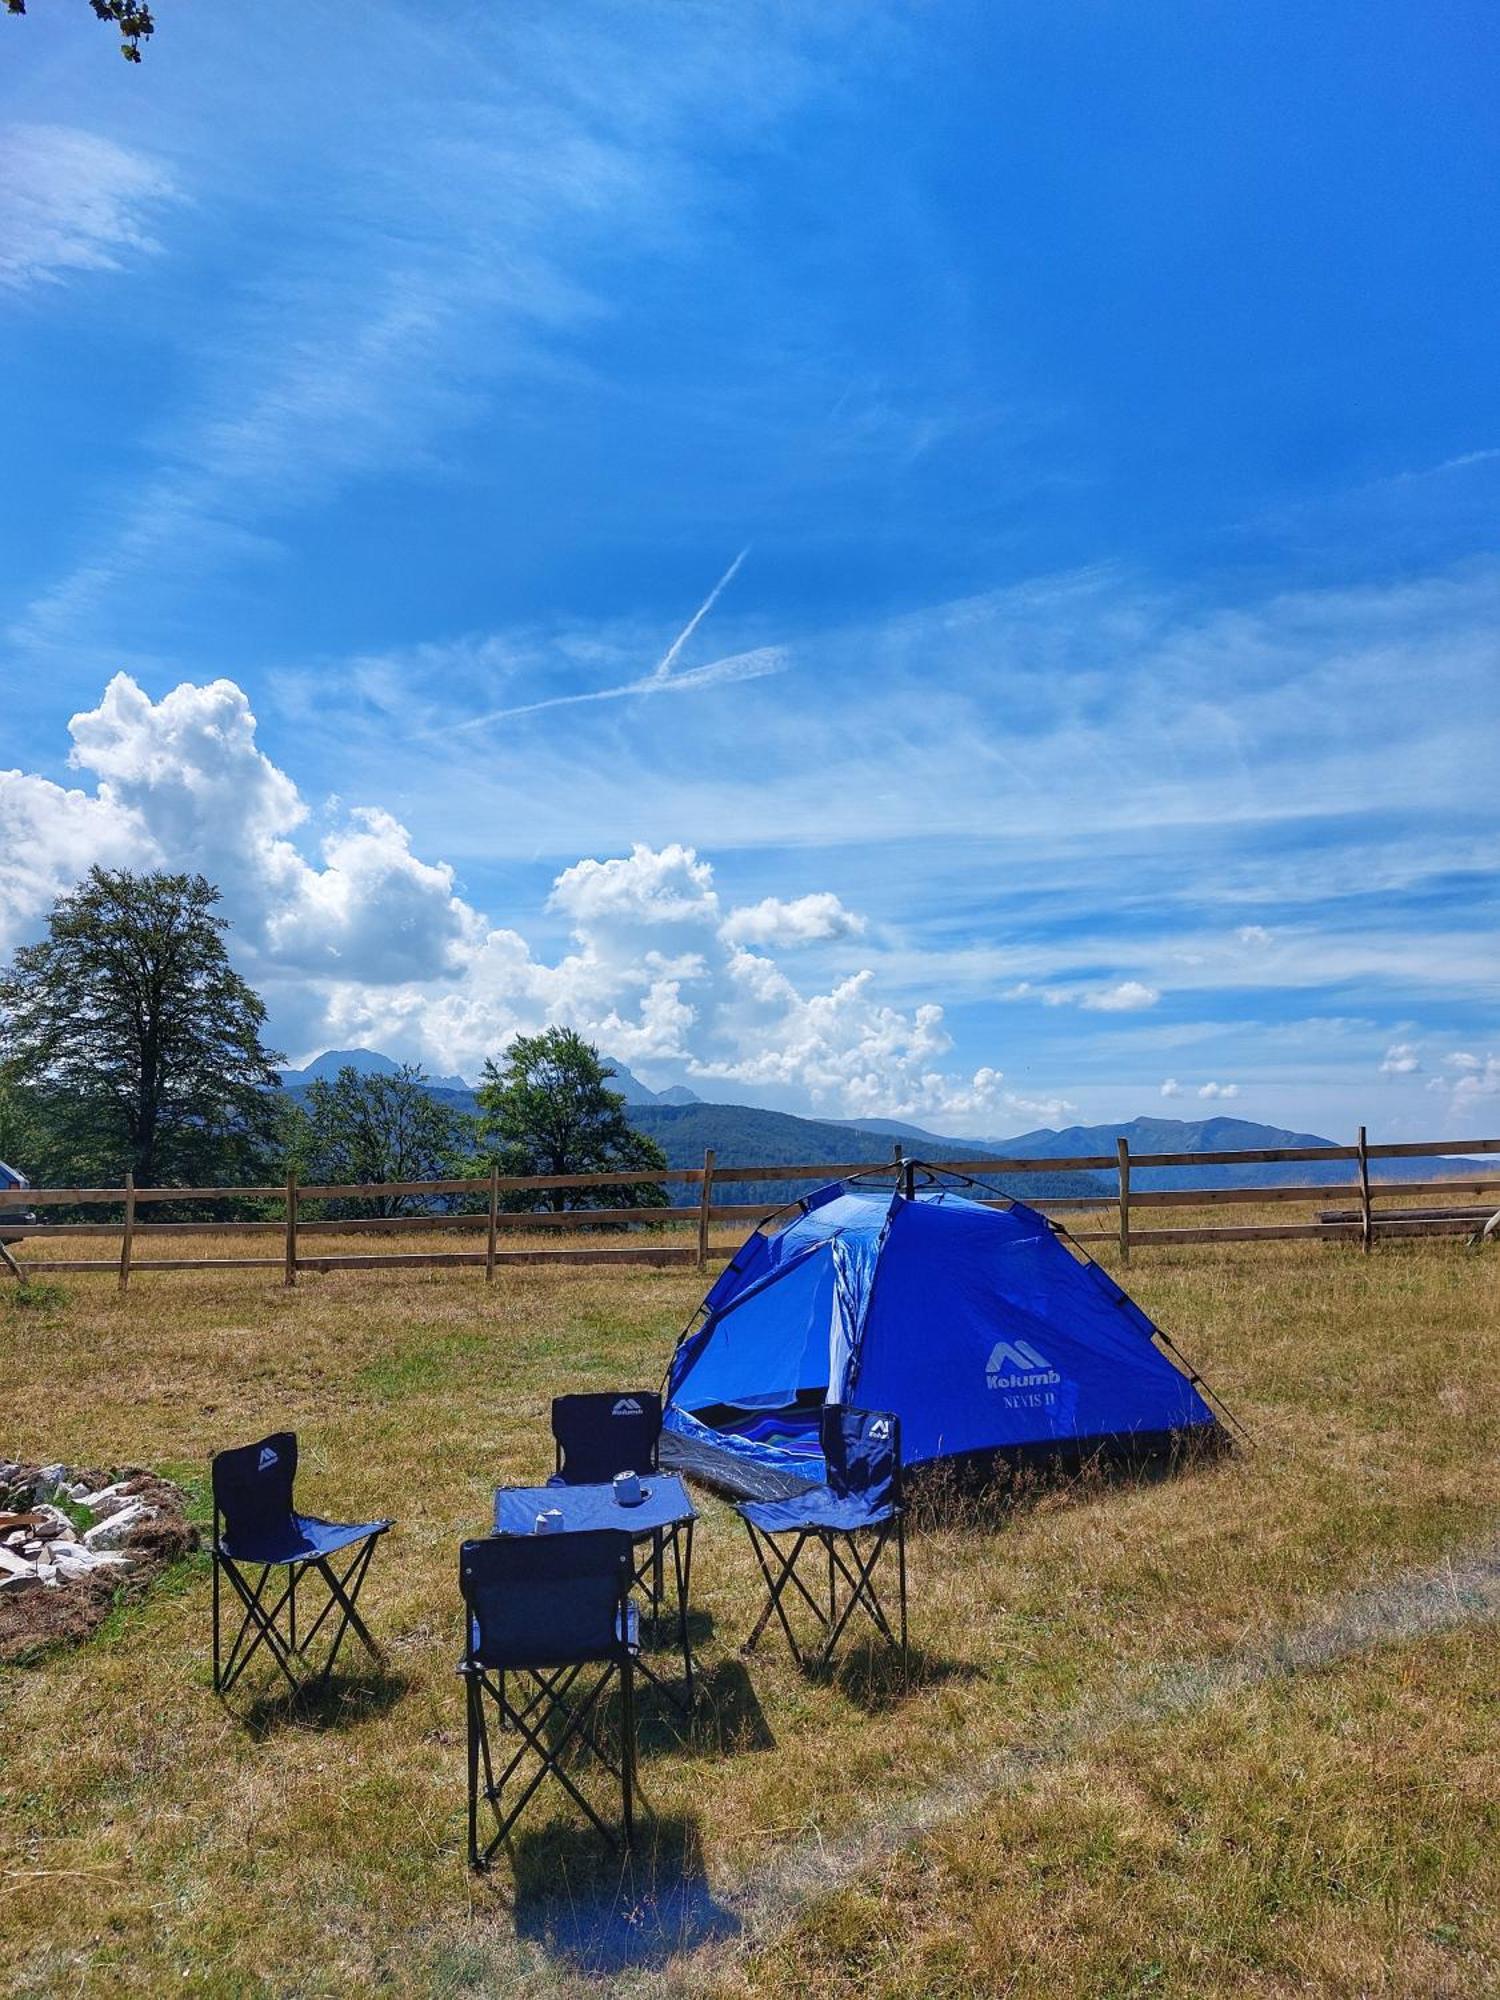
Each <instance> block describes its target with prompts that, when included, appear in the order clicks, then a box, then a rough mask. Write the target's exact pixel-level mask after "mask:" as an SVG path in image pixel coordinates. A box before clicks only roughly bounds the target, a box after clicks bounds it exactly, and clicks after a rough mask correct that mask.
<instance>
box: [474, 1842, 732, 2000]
mask: <svg viewBox="0 0 1500 2000" xmlns="http://www.w3.org/2000/svg"><path fill="white" fill-rule="evenodd" d="M511 1861H512V1867H513V1869H514V1872H515V1885H516V1886H515V1922H516V1935H517V1936H518V1937H520V1938H525V1939H527V1940H528V1941H529V1942H531V1943H533V1944H536V1945H538V1946H539V1947H540V1948H541V1949H542V1950H543V1951H545V1952H546V1953H547V1955H548V1956H549V1957H550V1958H553V1959H556V1960H560V1961H561V1962H562V1963H563V1964H565V1965H567V1966H568V1967H569V1968H570V1969H571V1970H572V1971H573V1972H575V1973H581V1974H583V1975H585V1976H586V1977H589V1978H593V1979H601V1980H603V1979H612V1978H616V1977H618V1976H619V1975H621V1974H623V1973H626V1972H631V1971H636V1970H651V1969H653V1968H657V1967H661V1966H664V1965H666V1964H667V1962H668V1961H669V1960H670V1959H671V1958H673V1957H674V1956H675V1955H676V1954H677V1953H679V1952H688V1951H693V1950H695V1949H696V1948H697V1947H698V1946H699V1945H702V1944H707V1943H709V1942H711V1941H713V1940H716V1939H720V1938H729V1937H733V1936H735V1935H736V1934H737V1933H738V1931H739V1929H740V1923H739V1919H738V1918H737V1917H736V1916H735V1915H734V1913H733V1912H732V1911H731V1910H729V1909H727V1908H726V1907H725V1906H724V1905H723V1904H721V1903H718V1902H716V1901H715V1899H714V1895H713V1892H712V1890H711V1889H710V1887H709V1882H708V1875H707V1871H706V1868H705V1865H704V1859H703V1843H702V1839H701V1837H700V1834H699V1828H698V1821H697V1819H696V1818H695V1817H691V1816H687V1817H676V1816H674V1817H669V1818H666V1819H655V1818H652V1817H650V1816H649V1815H648V1816H646V1817H644V1818H643V1819H642V1820H640V1821H639V1822H638V1824H637V1827H636V1844H635V1847H634V1849H633V1850H629V1849H623V1850H612V1849H611V1848H609V1847H608V1846H606V1844H605V1843H604V1842H603V1841H601V1840H600V1838H599V1836H598V1834H597V1832H595V1831H594V1830H593V1829H592V1828H590V1827H586V1826H583V1825H580V1824H577V1823H573V1822H569V1821H563V1820H554V1821H553V1822H552V1823H551V1824H550V1825H548V1826H544V1827H539V1828H537V1829H536V1831H534V1832H531V1831H525V1830H522V1831H518V1832H517V1834H516V1836H515V1838H514V1841H513V1843H512V1846H511Z"/></svg>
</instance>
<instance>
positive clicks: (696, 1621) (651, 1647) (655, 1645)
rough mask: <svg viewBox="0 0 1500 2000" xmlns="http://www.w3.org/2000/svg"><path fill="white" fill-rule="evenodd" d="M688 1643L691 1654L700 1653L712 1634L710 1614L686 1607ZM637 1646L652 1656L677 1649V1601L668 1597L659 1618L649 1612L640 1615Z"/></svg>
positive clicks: (711, 1615)
mask: <svg viewBox="0 0 1500 2000" xmlns="http://www.w3.org/2000/svg"><path fill="white" fill-rule="evenodd" d="M687 1629H688V1643H689V1644H690V1645H691V1647H692V1649H693V1651H694V1653H701V1652H702V1651H703V1648H704V1646H705V1644H706V1643H707V1641H708V1640H709V1639H711V1638H712V1637H713V1633H714V1621H713V1613H712V1612H709V1611H698V1610H695V1609H694V1608H692V1607H691V1606H689V1608H688V1616H687ZM641 1645H642V1646H643V1648H644V1649H645V1650H646V1651H647V1652H648V1653H650V1654H651V1655H652V1656H653V1658H654V1657H655V1655H656V1654H657V1653H670V1652H672V1651H673V1650H674V1649H676V1650H677V1651H679V1652H680V1651H681V1649H682V1639H681V1636H680V1634H679V1632H678V1629H677V1604H676V1600H675V1598H674V1599H671V1600H670V1601H669V1602H668V1604H667V1605H666V1607H665V1608H664V1610H663V1611H662V1614H661V1616H660V1617H659V1618H653V1617H652V1616H651V1615H650V1613H649V1612H647V1613H645V1614H644V1615H643V1616H642V1618H641Z"/></svg>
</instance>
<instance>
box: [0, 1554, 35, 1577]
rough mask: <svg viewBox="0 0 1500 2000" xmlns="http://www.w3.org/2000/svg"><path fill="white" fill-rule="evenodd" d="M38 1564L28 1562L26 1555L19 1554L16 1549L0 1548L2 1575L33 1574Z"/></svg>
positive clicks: (0, 1571)
mask: <svg viewBox="0 0 1500 2000" xmlns="http://www.w3.org/2000/svg"><path fill="white" fill-rule="evenodd" d="M35 1573H36V1564H35V1563H29V1562H27V1560H26V1558H25V1556H22V1555H17V1554H16V1552H15V1550H14V1549H0V1576H33V1575H35Z"/></svg>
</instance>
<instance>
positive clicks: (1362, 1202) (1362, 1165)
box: [1355, 1125, 1375, 1257]
mask: <svg viewBox="0 0 1500 2000" xmlns="http://www.w3.org/2000/svg"><path fill="white" fill-rule="evenodd" d="M1355 1145H1356V1148H1357V1149H1358V1155H1359V1233H1360V1248H1361V1249H1362V1250H1363V1251H1364V1253H1365V1255H1366V1256H1367V1257H1368V1256H1369V1254H1370V1243H1371V1240H1372V1239H1373V1237H1374V1234H1375V1220H1374V1217H1373V1216H1372V1215H1371V1214H1370V1149H1369V1147H1368V1145H1367V1144H1366V1143H1365V1128H1364V1126H1363V1125H1361V1126H1360V1128H1359V1137H1358V1139H1357V1140H1356V1141H1355Z"/></svg>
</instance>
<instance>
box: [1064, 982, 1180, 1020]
mask: <svg viewBox="0 0 1500 2000" xmlns="http://www.w3.org/2000/svg"><path fill="white" fill-rule="evenodd" d="M1160 998H1161V995H1160V993H1158V992H1157V990H1156V988H1155V987H1154V986H1147V985H1145V984H1144V983H1143V982H1142V981H1141V980H1139V979H1122V980H1121V981H1120V983H1119V985H1118V986H1104V987H1099V988H1097V989H1096V990H1095V991H1093V992H1091V993H1085V994H1084V995H1083V997H1082V999H1080V1001H1079V1002H1078V1004H1079V1006H1080V1007H1087V1008H1090V1009H1091V1010H1093V1011H1094V1012H1095V1013H1099V1014H1133V1013H1137V1012H1139V1010H1140V1009H1141V1008H1143V1007H1154V1006H1155V1005H1156V1003H1157V1001H1158V1000H1160Z"/></svg>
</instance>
